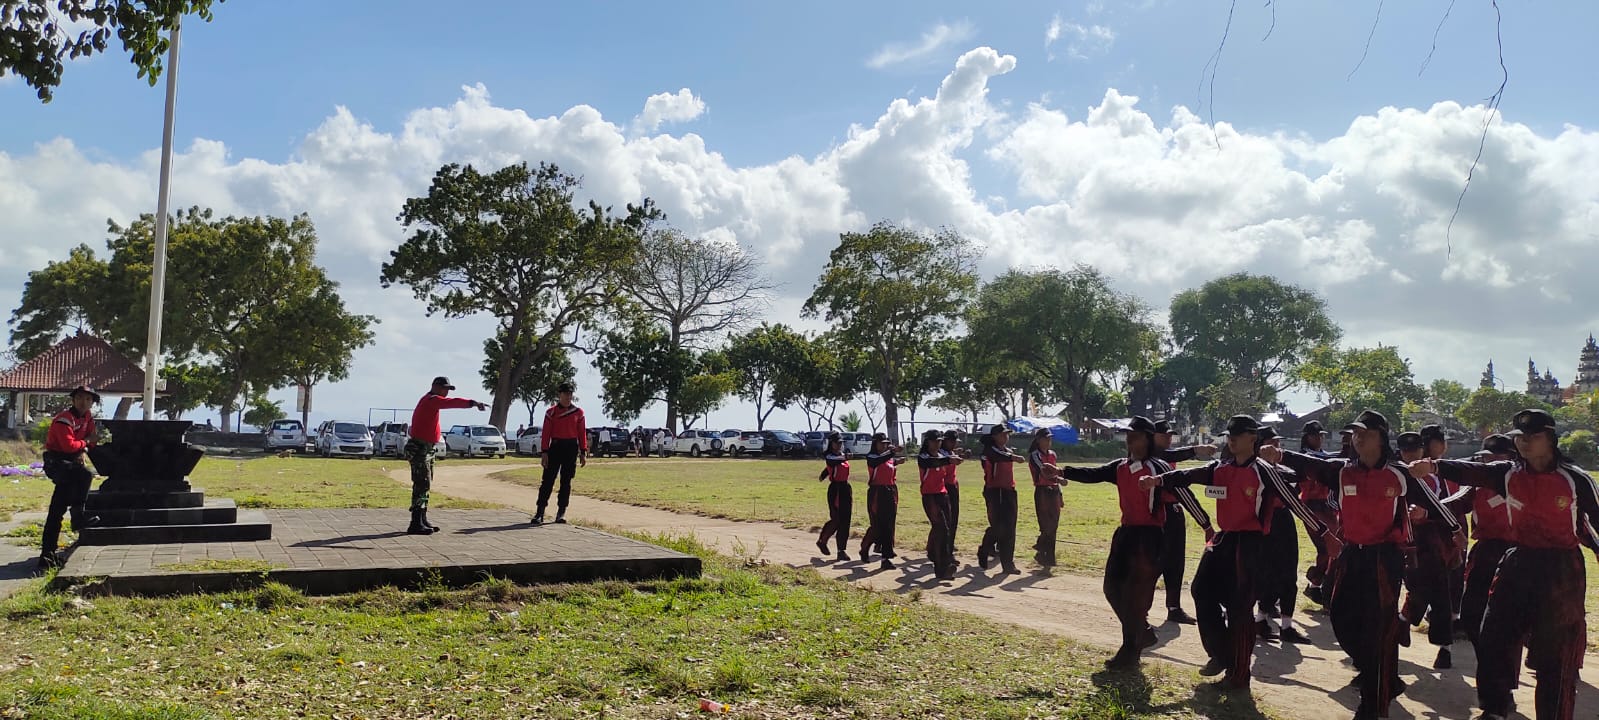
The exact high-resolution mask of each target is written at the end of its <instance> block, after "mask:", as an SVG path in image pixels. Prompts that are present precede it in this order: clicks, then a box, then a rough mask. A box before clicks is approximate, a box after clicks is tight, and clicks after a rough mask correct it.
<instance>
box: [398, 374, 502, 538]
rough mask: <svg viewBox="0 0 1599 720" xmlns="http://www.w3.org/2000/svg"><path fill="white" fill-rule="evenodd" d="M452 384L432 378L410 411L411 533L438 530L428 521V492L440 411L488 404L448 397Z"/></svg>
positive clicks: (407, 442) (407, 447)
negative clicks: (429, 384) (427, 387)
mask: <svg viewBox="0 0 1599 720" xmlns="http://www.w3.org/2000/svg"><path fill="white" fill-rule="evenodd" d="M454 389H455V386H454V385H451V384H450V379H449V378H447V377H444V376H442V375H440V376H439V377H436V378H433V386H432V387H431V388H429V389H428V392H427V394H426V395H423V396H422V399H421V400H418V401H416V409H415V410H412V411H411V424H410V425H408V426H407V427H406V431H405V433H406V440H405V451H404V452H405V460H406V462H407V463H409V464H410V465H411V526H410V527H408V528H406V530H405V531H406V532H407V533H409V534H411V535H431V534H433V533H436V532H438V531H439V529H438V527H436V526H435V525H434V524H433V523H431V522H429V521H428V492H429V491H430V490H432V489H433V450H434V449H435V448H436V447H437V446H438V444H439V438H442V437H444V435H443V433H441V432H440V431H439V411H440V410H458V409H463V408H469V407H470V408H477V409H478V410H486V409H488V407H489V406H487V405H484V404H483V403H480V402H478V401H476V400H470V399H467V398H464V397H454V398H452V397H450V391H451V390H454Z"/></svg>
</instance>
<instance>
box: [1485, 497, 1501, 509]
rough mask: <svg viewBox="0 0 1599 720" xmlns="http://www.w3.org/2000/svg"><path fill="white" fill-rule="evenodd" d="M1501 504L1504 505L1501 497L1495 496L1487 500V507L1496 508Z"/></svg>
mask: <svg viewBox="0 0 1599 720" xmlns="http://www.w3.org/2000/svg"><path fill="white" fill-rule="evenodd" d="M1503 504H1505V496H1503V495H1495V496H1493V497H1491V498H1488V507H1491V508H1497V507H1499V506H1500V505H1503Z"/></svg>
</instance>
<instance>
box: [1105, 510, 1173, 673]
mask: <svg viewBox="0 0 1599 720" xmlns="http://www.w3.org/2000/svg"><path fill="white" fill-rule="evenodd" d="M1163 535H1165V532H1164V531H1163V530H1162V529H1161V528H1160V527H1157V526H1154V525H1123V526H1121V527H1119V528H1116V533H1115V534H1114V535H1111V536H1110V555H1109V556H1107V557H1106V558H1105V600H1107V601H1109V602H1110V609H1111V611H1113V612H1115V613H1116V620H1117V621H1118V622H1120V623H1121V627H1122V647H1123V648H1133V647H1138V645H1137V642H1138V636H1139V634H1141V633H1143V632H1144V628H1147V627H1149V607H1150V606H1151V605H1153V604H1155V581H1156V580H1158V579H1159V578H1160V555H1161V544H1162V536H1163Z"/></svg>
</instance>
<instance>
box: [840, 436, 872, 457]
mask: <svg viewBox="0 0 1599 720" xmlns="http://www.w3.org/2000/svg"><path fill="white" fill-rule="evenodd" d="M839 434H840V435H843V436H844V449H845V450H847V451H849V454H851V455H865V454H867V453H869V452H871V451H872V434H871V433H863V432H846V433H839Z"/></svg>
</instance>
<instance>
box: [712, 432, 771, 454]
mask: <svg viewBox="0 0 1599 720" xmlns="http://www.w3.org/2000/svg"><path fill="white" fill-rule="evenodd" d="M722 440H723V442H724V443H726V447H727V451H728V452H729V453H731V454H732V455H733V457H738V456H740V455H746V454H755V455H759V454H761V448H764V447H766V438H764V437H762V436H761V433H760V432H759V431H757V430H723V431H722Z"/></svg>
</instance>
